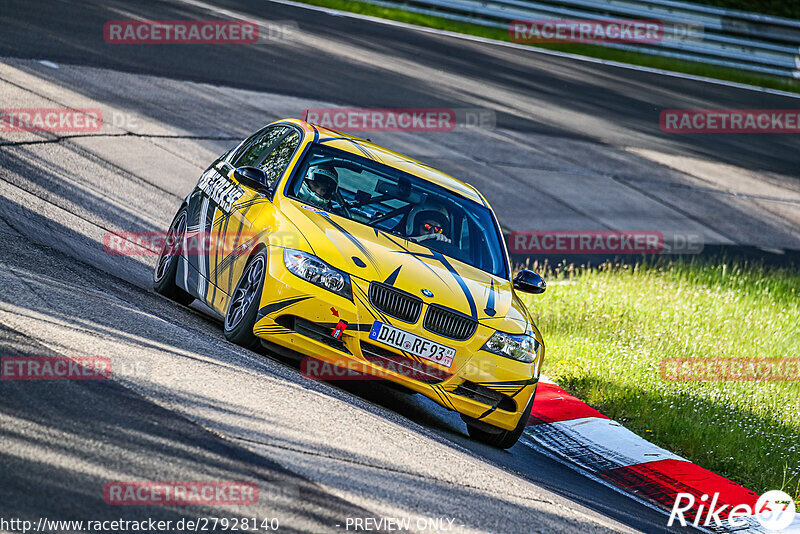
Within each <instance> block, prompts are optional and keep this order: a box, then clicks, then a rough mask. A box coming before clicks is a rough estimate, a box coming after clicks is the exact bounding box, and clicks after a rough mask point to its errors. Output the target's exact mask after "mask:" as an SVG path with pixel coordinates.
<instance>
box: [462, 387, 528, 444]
mask: <svg viewBox="0 0 800 534" xmlns="http://www.w3.org/2000/svg"><path fill="white" fill-rule="evenodd" d="M535 396H536V391H534V393H533V395H531V400H529V401H528V405H527V406H526V407H525V410H523V412H522V416H521V417H520V418H519V422H518V423H517V426H516V427H514V429H513V430H503V429H502V428H491V429H487V427H490V425H488V424H487V423H483V422H480V421H476V420H474V419H471V418H468V417H466V416H461V418H462V419H463V420H464V422H465V423H467V432H469V437H471V438H472V439H474V440H475V441H480V442H481V443H485V444H486V445H489V446H491V447H497V448H498V449H510V448H511V447H513V446H514V444H515V443H516V442H517V441H519V438H520V436H521V435H522V432H523V431H524V430H525V426H526V425H527V423H528V417H529V416H530V414H531V408H533V398H534V397H535Z"/></svg>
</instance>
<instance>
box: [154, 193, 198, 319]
mask: <svg viewBox="0 0 800 534" xmlns="http://www.w3.org/2000/svg"><path fill="white" fill-rule="evenodd" d="M187 213H188V212H187V210H186V207H185V206H184V207H183V208H181V209H180V210H179V211H178V213H176V214H175V218H174V219H172V223H171V224H170V225H169V230H168V231H167V239H166V240H165V241H164V247H163V248H162V249H161V255H160V256H159V257H158V262H157V263H156V268H155V270H154V271H153V289H155V290H156V293H160V294H161V295H164V296H165V297H167V298H169V299H172V300H174V301H175V302H177V303H179V304H183V305H184V306H186V305H189V304H191V303H192V301H193V300H194V297H193V296H191V295H190V294H189V293H187V292H186V291H184V290H183V289H181V288H180V287H178V285H177V284H176V283H175V276H176V275H177V274H178V264H179V263H180V262H179V261H178V257H179V256H180V254H181V247H182V246H183V236H184V234H185V233H186V218H187V216H188V215H187Z"/></svg>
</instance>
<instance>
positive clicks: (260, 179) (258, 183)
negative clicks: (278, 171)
mask: <svg viewBox="0 0 800 534" xmlns="http://www.w3.org/2000/svg"><path fill="white" fill-rule="evenodd" d="M233 177H234V178H236V181H237V182H239V183H240V184H242V185H243V186H245V187H248V188H250V189H253V190H255V191H258V192H259V193H261V194H262V195H271V194H272V188H271V187H270V186H269V185H267V173H265V172H264V171H262V170H261V169H259V168H258V167H239V168H238V169H236V170H235V171H233Z"/></svg>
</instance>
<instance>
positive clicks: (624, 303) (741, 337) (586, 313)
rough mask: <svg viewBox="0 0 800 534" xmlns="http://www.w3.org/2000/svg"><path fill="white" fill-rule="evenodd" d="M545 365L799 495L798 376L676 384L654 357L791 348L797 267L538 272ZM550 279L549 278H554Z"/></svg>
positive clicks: (569, 382) (799, 347) (710, 463)
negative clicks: (543, 277)
mask: <svg viewBox="0 0 800 534" xmlns="http://www.w3.org/2000/svg"><path fill="white" fill-rule="evenodd" d="M545 272H546V273H547V275H548V281H549V282H551V284H550V287H549V288H548V290H547V293H545V294H544V295H541V296H528V297H527V299H528V302H527V303H528V304H529V306H530V309H531V310H532V312H533V314H534V316H535V318H536V320H537V324H538V325H539V328H540V329H541V331H542V334H543V335H544V338H545V343H546V346H547V360H546V362H545V373H546V374H548V375H549V376H551V377H552V378H553V379H555V381H556V382H557V383H559V384H560V385H561V386H562V387H564V388H565V389H567V390H569V391H570V392H571V393H572V394H574V395H576V396H578V397H580V398H581V399H583V400H585V401H586V402H588V403H589V404H590V405H592V406H594V407H595V408H598V409H599V410H600V411H601V412H603V413H605V414H606V415H608V416H609V417H611V418H613V419H616V420H617V421H620V422H621V423H623V424H624V425H625V426H626V427H628V428H629V429H631V430H632V431H634V432H636V433H637V434H639V435H641V436H644V437H646V438H647V439H648V440H650V441H652V442H654V443H656V444H658V445H660V446H662V447H664V448H666V449H668V450H671V451H673V452H676V453H678V454H680V455H682V456H684V457H685V458H687V459H689V460H691V461H693V462H695V463H697V464H699V465H701V466H702V467H705V468H707V469H710V470H712V471H714V472H716V473H719V474H721V475H723V476H725V477H728V478H730V479H731V480H734V481H736V482H739V483H741V484H743V485H744V486H746V487H748V488H750V489H752V490H755V491H757V492H759V493H762V492H764V491H766V490H770V489H779V488H780V489H783V490H784V491H786V492H787V493H789V494H790V495H793V496H794V497H795V500H797V501H798V503H800V382H798V381H794V382H792V381H783V382H764V381H762V382H732V381H705V382H699V381H695V382H677V381H665V380H663V379H662V376H661V373H660V363H661V360H662V359H663V358H670V357H672V358H702V359H709V358H717V357H720V358H721V357H725V358H756V357H757V358H762V357H768V358H786V357H798V356H800V273H798V272H796V271H792V270H787V269H775V268H764V267H760V266H746V265H742V264H730V263H722V264H712V263H711V262H710V261H709V260H694V261H691V262H682V261H672V262H668V261H660V262H657V263H655V264H650V265H637V266H630V265H628V266H625V265H611V264H605V265H603V266H601V267H600V268H599V269H593V270H592V269H582V268H580V269H575V268H572V267H570V268H561V269H555V270H552V269H550V270H546V271H545ZM553 282H555V283H553Z"/></svg>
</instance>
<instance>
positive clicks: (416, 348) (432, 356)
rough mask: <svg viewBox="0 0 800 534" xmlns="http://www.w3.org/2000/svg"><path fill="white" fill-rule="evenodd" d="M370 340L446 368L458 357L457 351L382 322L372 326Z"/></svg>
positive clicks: (376, 322)
mask: <svg viewBox="0 0 800 534" xmlns="http://www.w3.org/2000/svg"><path fill="white" fill-rule="evenodd" d="M369 338H370V339H374V340H375V341H378V342H380V343H383V344H384V345H388V346H390V347H394V348H396V349H400V350H402V351H405V352H408V353H409V354H413V355H414V356H419V357H420V358H422V359H425V360H428V361H430V362H434V363H438V364H439V365H443V366H445V367H450V366H451V365H453V358H454V357H455V355H456V349H453V348H450V347H445V346H444V345H442V344H440V343H436V342H435V341H431V340H429V339H425V338H424V337H419V336H417V335H415V334H412V333H410V332H406V331H405V330H400V329H399V328H395V327H393V326H392V325H388V324H386V323H382V322H380V321H375V322H374V323H373V324H372V330H370V332H369Z"/></svg>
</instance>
